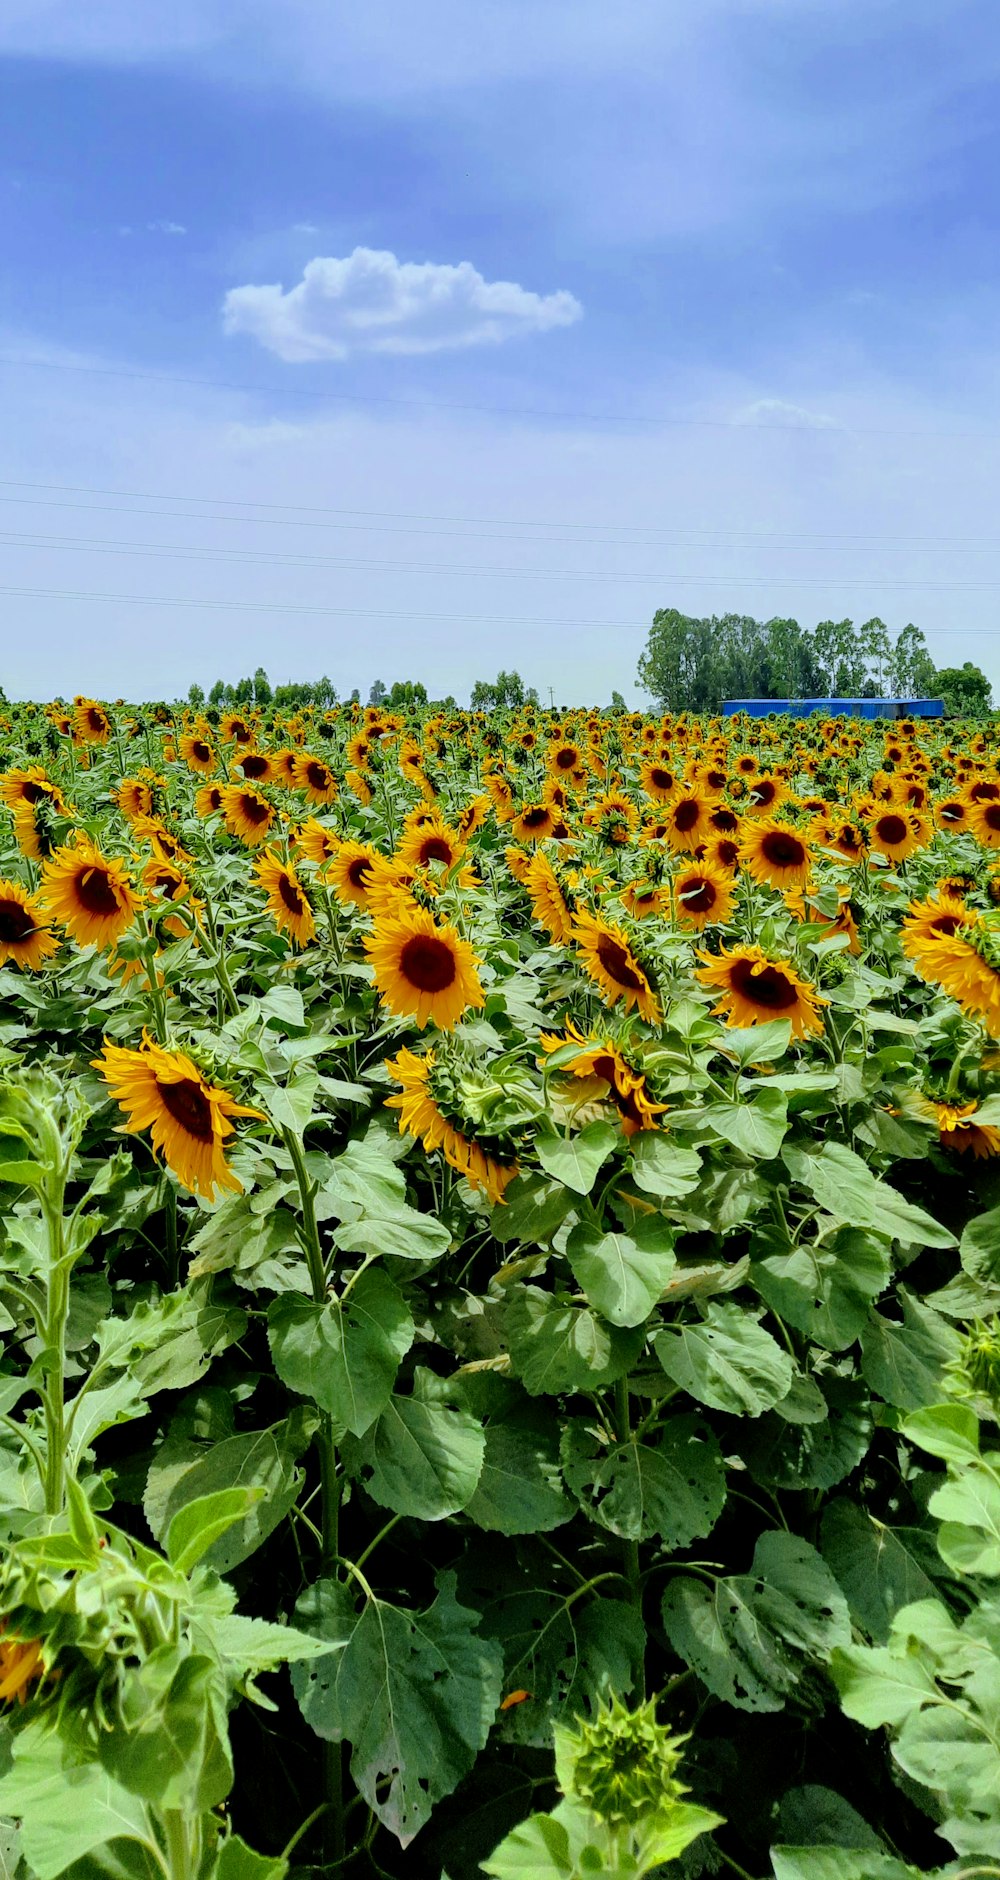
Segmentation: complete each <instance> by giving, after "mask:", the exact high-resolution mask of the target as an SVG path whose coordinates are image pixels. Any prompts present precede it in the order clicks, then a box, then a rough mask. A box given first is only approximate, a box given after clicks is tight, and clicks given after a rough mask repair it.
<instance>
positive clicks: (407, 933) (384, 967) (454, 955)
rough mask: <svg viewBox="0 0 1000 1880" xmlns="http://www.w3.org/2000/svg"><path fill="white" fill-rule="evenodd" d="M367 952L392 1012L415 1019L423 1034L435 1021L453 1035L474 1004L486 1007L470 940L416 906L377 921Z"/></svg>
mask: <svg viewBox="0 0 1000 1880" xmlns="http://www.w3.org/2000/svg"><path fill="white" fill-rule="evenodd" d="M365 951H366V952H367V954H368V957H369V959H370V961H371V963H372V966H373V968H374V971H375V984H376V986H377V987H378V990H379V993H380V995H381V997H382V999H383V1000H384V1002H385V1004H386V1005H387V1006H388V1007H389V1010H390V1011H391V1012H395V1014H396V1016H397V1018H412V1019H414V1020H415V1021H416V1023H417V1025H418V1026H419V1027H420V1029H421V1031H422V1030H423V1028H424V1026H425V1025H426V1024H427V1023H428V1021H429V1020H433V1022H434V1024H435V1025H437V1026H438V1027H439V1029H440V1030H441V1031H450V1030H451V1028H452V1026H453V1025H455V1024H457V1023H458V1020H459V1019H460V1018H461V1016H462V1013H463V1012H465V1011H467V1010H468V1008H469V1006H475V1007H478V1006H482V1005H484V1004H485V998H484V995H483V988H482V985H481V984H480V980H479V973H478V970H477V968H478V965H479V962H478V960H477V959H476V957H475V954H474V953H473V951H472V948H471V946H470V945H469V942H468V941H467V940H463V939H462V937H461V935H460V934H459V933H458V932H457V931H456V929H455V928H454V927H451V926H446V927H439V926H438V925H437V923H436V921H435V920H434V917H433V915H431V914H429V913H428V912H427V909H426V908H423V907H418V906H417V905H416V904H415V903H413V904H411V905H410V906H404V905H402V904H400V905H399V906H398V908H397V909H396V910H395V911H394V912H393V913H391V914H386V915H384V916H382V917H381V918H379V919H376V920H375V923H374V927H373V931H372V932H371V933H370V934H367V935H366V936H365Z"/></svg>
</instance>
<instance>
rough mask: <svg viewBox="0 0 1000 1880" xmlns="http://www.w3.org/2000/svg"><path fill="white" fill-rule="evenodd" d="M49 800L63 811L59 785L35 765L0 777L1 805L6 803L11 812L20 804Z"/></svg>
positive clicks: (11, 771)
mask: <svg viewBox="0 0 1000 1880" xmlns="http://www.w3.org/2000/svg"><path fill="white" fill-rule="evenodd" d="M43 798H47V799H48V800H49V802H51V803H53V804H54V805H55V806H56V807H57V808H58V809H62V808H63V807H64V805H63V799H62V792H61V790H60V789H59V785H58V784H57V783H53V782H52V781H51V780H50V779H49V778H48V777H47V776H46V774H45V772H44V770H40V769H39V767H38V765H37V764H33V765H32V766H31V768H30V769H29V770H8V771H6V772H5V773H4V775H3V776H2V777H0V803H5V804H6V806H7V808H8V809H9V810H16V809H17V807H18V804H19V803H38V802H41V801H42V800H43Z"/></svg>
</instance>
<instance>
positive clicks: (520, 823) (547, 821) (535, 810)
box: [511, 803, 559, 842]
mask: <svg viewBox="0 0 1000 1880" xmlns="http://www.w3.org/2000/svg"><path fill="white" fill-rule="evenodd" d="M558 820H559V817H558V814H557V812H556V810H555V808H554V807H553V805H552V804H551V803H525V804H524V806H523V808H522V809H520V810H519V811H518V813H517V815H516V816H515V818H514V822H513V825H512V827H511V835H512V836H513V837H514V840H515V842H544V841H545V840H546V837H548V836H550V835H551V834H552V832H553V830H554V829H555V826H556V823H557V822H558Z"/></svg>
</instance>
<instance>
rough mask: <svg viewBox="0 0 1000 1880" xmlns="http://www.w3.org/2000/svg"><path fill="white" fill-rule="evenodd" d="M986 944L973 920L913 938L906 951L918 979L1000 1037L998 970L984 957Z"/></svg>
mask: <svg viewBox="0 0 1000 1880" xmlns="http://www.w3.org/2000/svg"><path fill="white" fill-rule="evenodd" d="M989 946H990V943H989V939H988V937H983V930H982V928H981V926H980V925H979V924H978V923H977V924H976V925H974V926H972V925H970V926H965V927H963V928H961V929H958V930H956V932H955V933H953V934H944V933H942V934H939V935H937V936H935V937H934V938H931V939H928V938H923V939H917V938H914V939H913V941H912V942H911V944H910V946H909V947H907V949H906V950H907V953H908V955H909V958H910V959H911V960H912V962H913V968H914V971H915V972H917V973H919V975H920V977H921V979H924V980H926V981H927V983H928V985H931V986H939V987H940V989H941V991H942V992H945V993H947V995H948V997H949V999H954V1000H955V1002H956V1004H958V1005H960V1006H961V1007H962V1010H963V1011H964V1012H968V1013H969V1014H970V1015H971V1016H972V1017H974V1018H978V1019H980V1020H981V1021H982V1023H983V1025H984V1026H985V1027H986V1030H987V1031H988V1032H989V1034H990V1037H991V1038H1000V969H998V968H997V967H996V966H995V965H994V964H993V961H992V959H991V958H990V957H989V956H988V953H989Z"/></svg>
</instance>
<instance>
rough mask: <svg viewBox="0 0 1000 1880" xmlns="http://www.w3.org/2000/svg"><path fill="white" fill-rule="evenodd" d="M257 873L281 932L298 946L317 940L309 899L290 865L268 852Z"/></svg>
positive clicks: (255, 870) (256, 864)
mask: <svg viewBox="0 0 1000 1880" xmlns="http://www.w3.org/2000/svg"><path fill="white" fill-rule="evenodd" d="M254 873H255V875H256V876H257V880H258V881H259V882H260V885H261V887H262V888H263V890H264V893H265V895H266V896H267V908H268V912H269V914H270V915H271V918H272V920H273V921H274V924H275V926H276V927H277V929H278V932H279V933H287V934H290V935H291V938H292V939H293V940H294V942H295V945H296V946H299V947H304V946H308V945H309V942H310V941H311V940H315V938H316V922H315V920H314V918H313V911H312V907H311V906H310V903H309V897H308V895H307V894H306V891H305V889H304V888H303V886H302V883H301V882H300V880H299V878H298V875H297V874H296V873H295V870H294V868H293V867H292V865H291V863H290V862H283V861H282V859H281V857H280V855H275V854H274V851H273V850H272V849H265V850H264V853H263V854H262V855H260V856H259V857H258V859H257V861H256V862H255V863H254Z"/></svg>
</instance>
